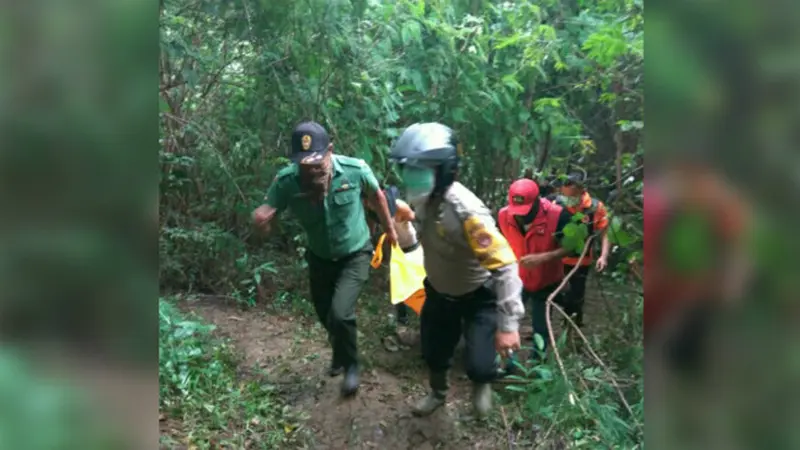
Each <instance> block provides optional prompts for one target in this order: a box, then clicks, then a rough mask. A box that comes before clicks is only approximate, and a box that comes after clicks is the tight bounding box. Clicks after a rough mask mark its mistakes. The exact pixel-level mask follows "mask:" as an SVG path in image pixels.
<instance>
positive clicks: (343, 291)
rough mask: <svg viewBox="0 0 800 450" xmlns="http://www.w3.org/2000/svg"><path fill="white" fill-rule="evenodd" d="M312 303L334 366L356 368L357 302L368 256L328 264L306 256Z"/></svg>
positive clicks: (361, 254)
mask: <svg viewBox="0 0 800 450" xmlns="http://www.w3.org/2000/svg"><path fill="white" fill-rule="evenodd" d="M307 254H308V256H307V260H308V270H309V275H310V276H309V278H310V282H311V301H312V302H313V303H314V308H315V309H316V311H317V316H318V317H319V321H320V323H322V325H323V326H325V330H327V331H328V338H329V339H330V342H331V346H332V347H333V365H334V366H335V367H350V366H352V365H357V364H358V346H357V343H356V300H358V296H359V295H360V294H361V289H362V288H363V287H364V284H365V283H366V281H367V279H368V278H369V267H370V265H369V264H370V260H371V255H370V254H369V253H368V252H366V251H360V252H357V253H354V254H352V255H350V256H347V257H345V258H342V259H339V260H336V261H330V260H325V259H322V258H319V257H317V256H315V255H313V254H311V253H310V252H308V253H307Z"/></svg>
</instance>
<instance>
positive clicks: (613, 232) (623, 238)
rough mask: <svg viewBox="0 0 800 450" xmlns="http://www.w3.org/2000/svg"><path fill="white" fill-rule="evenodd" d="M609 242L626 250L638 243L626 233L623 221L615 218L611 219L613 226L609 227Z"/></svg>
mask: <svg viewBox="0 0 800 450" xmlns="http://www.w3.org/2000/svg"><path fill="white" fill-rule="evenodd" d="M608 241H609V242H611V243H612V244H613V245H618V246H620V247H623V248H624V247H628V246H630V245H631V244H633V243H634V242H636V239H635V238H634V237H633V236H631V235H630V234H629V233H628V232H627V231H625V229H624V226H623V222H622V220H621V219H620V218H619V217H616V216H615V217H612V218H611V226H609V230H608Z"/></svg>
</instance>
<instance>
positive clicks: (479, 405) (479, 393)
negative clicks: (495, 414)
mask: <svg viewBox="0 0 800 450" xmlns="http://www.w3.org/2000/svg"><path fill="white" fill-rule="evenodd" d="M472 406H473V408H474V409H475V415H476V416H477V417H478V418H484V417H486V416H487V415H488V414H489V411H490V410H491V409H492V385H491V384H489V383H475V384H474V385H473V386H472Z"/></svg>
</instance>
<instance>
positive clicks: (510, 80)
mask: <svg viewBox="0 0 800 450" xmlns="http://www.w3.org/2000/svg"><path fill="white" fill-rule="evenodd" d="M503 84H504V85H506V86H507V87H510V88H511V89H514V90H515V91H518V92H522V91H524V90H525V87H524V86H522V85H521V84H519V81H517V78H516V77H515V76H514V75H511V74H509V75H506V76H504V77H503Z"/></svg>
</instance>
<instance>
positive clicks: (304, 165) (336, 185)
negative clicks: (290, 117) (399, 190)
mask: <svg viewBox="0 0 800 450" xmlns="http://www.w3.org/2000/svg"><path fill="white" fill-rule="evenodd" d="M291 148H292V155H291V159H292V160H293V161H294V162H295V164H292V165H290V166H288V167H286V168H284V169H283V170H281V171H280V172H279V173H278V175H277V176H276V177H275V180H274V181H273V182H272V185H271V186H270V187H269V190H268V191H267V195H266V198H265V203H264V204H263V205H261V206H259V207H258V208H257V209H256V210H255V211H253V221H254V222H255V224H256V226H257V227H259V228H260V229H262V230H264V231H269V229H270V223H271V221H272V219H274V217H275V215H276V214H278V213H280V212H281V211H284V210H286V209H288V210H291V211H292V213H293V214H294V215H295V217H297V219H298V221H299V222H300V226H302V227H303V230H304V231H305V232H306V235H307V237H308V244H307V250H306V259H307V261H308V270H309V275H310V289H311V300H312V302H313V303H314V307H315V309H316V312H317V315H318V317H319V320H320V322H321V323H322V324H323V325H324V326H325V329H326V330H327V332H328V336H329V340H330V342H331V345H332V347H333V361H332V364H331V369H330V375H332V376H336V375H339V374H341V373H342V372H344V373H345V377H344V380H343V382H342V395H345V396H349V395H352V394H355V393H356V391H357V390H358V385H359V379H358V372H359V368H358V348H357V342H356V340H357V339H356V338H357V333H356V300H357V299H358V296H359V294H360V293H361V290H362V288H363V287H364V284H365V283H366V281H367V279H368V277H369V270H370V261H371V259H372V243H371V242H370V236H369V230H368V229H367V221H366V219H365V217H364V215H365V212H364V205H363V204H362V202H361V201H359V198H360V196H361V193H362V192H365V194H366V195H367V198H368V200H369V201H370V203H371V204H374V205H377V209H378V214H379V216H380V220H381V222H382V224H383V227H384V230H385V231H386V236H387V238H386V239H387V240H388V241H389V242H390V244H391V243H392V242H396V241H397V233H396V232H395V229H394V223H393V222H392V219H391V216H390V214H389V209H388V206H387V204H386V197H385V196H384V194H383V192H382V191H381V190H380V188H379V187H378V180H377V179H376V178H375V175H374V174H373V173H372V170H371V169H370V168H369V166H367V164H366V163H365V162H364V161H363V160H361V159H357V158H351V157H348V156H342V155H334V154H333V144H332V143H331V142H330V139H329V137H328V133H327V132H326V131H325V128H323V127H322V125H320V124H318V123H315V122H304V123H301V124H300V125H298V126H297V127H296V128H295V130H294V132H293V133H292V147H291Z"/></svg>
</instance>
